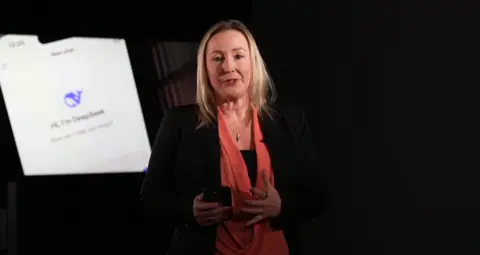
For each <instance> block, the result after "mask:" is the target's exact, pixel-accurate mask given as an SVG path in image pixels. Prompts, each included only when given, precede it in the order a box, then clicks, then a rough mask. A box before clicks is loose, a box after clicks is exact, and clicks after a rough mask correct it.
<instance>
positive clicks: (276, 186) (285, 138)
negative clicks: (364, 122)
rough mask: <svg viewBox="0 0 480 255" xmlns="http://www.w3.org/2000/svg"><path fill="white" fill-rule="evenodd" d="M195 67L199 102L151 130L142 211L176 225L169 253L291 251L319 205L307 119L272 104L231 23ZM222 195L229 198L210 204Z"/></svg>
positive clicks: (213, 31)
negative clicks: (300, 228) (152, 137)
mask: <svg viewBox="0 0 480 255" xmlns="http://www.w3.org/2000/svg"><path fill="white" fill-rule="evenodd" d="M197 62H198V67H197V76H198V77H197V96H196V98H197V104H196V105H189V106H183V107H179V108H175V109H171V110H169V111H168V112H167V113H166V115H165V117H164V119H163V122H162V124H161V126H160V129H159V131H158V134H157V138H156V141H155V144H154V146H153V150H152V155H151V158H150V163H149V167H148V172H147V174H146V177H145V180H144V183H143V187H142V199H143V203H144V205H145V210H146V213H147V214H149V215H151V216H153V217H155V218H157V219H159V220H162V221H164V222H166V223H172V224H174V225H175V231H174V234H173V238H172V241H171V244H172V245H171V247H170V250H169V254H188V255H191V254H212V255H213V254H226V255H230V254H245V255H270V254H276V255H284V254H285V255H286V254H298V253H297V252H298V250H299V249H300V248H301V247H300V244H299V240H296V237H298V234H297V233H296V229H297V227H298V226H299V224H300V223H301V222H303V221H305V220H308V219H310V218H313V217H314V216H316V215H317V214H319V213H320V212H321V211H322V210H323V207H324V206H323V205H324V203H323V201H322V198H323V197H324V196H323V193H322V192H321V189H320V188H321V186H322V185H320V184H319V183H320V182H319V178H318V177H317V176H318V173H319V169H318V168H317V167H316V164H315V157H316V155H315V151H314V149H313V145H312V139H311V137H310V131H309V129H308V127H307V122H306V120H305V115H304V114H303V113H301V112H300V111H297V110H295V109H294V108H290V107H280V106H277V105H273V95H274V94H275V93H274V87H273V83H272V82H271V80H270V77H269V75H268V73H267V69H266V67H265V64H264V62H263V60H262V57H261V56H260V52H259V50H258V48H257V46H256V43H255V41H254V39H253V36H252V34H251V33H250V32H249V31H248V29H247V28H246V27H245V26H244V25H243V24H242V23H240V22H239V21H222V22H219V23H218V24H216V25H214V26H213V27H212V28H210V30H208V32H207V33H206V34H205V36H204V38H203V40H202V41H201V43H200V46H199V50H198V58H197ZM221 187H228V188H229V191H228V189H225V188H221ZM220 190H223V191H225V190H227V191H228V193H227V195H228V196H229V197H228V199H226V200H225V199H223V200H219V199H217V200H216V198H215V197H211V194H219V193H221V192H220ZM206 192H208V194H207V193H206ZM215 192H217V193H215ZM223 194H225V193H223ZM207 195H208V197H209V198H208V199H207ZM217 198H218V197H217ZM228 200H231V203H229V202H228ZM222 203H223V204H222Z"/></svg>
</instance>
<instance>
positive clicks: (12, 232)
mask: <svg viewBox="0 0 480 255" xmlns="http://www.w3.org/2000/svg"><path fill="white" fill-rule="evenodd" d="M7 189H8V190H7V251H8V255H17V254H18V250H17V248H18V245H17V233H18V232H17V204H18V203H17V183H16V182H13V181H12V182H9V183H8V187H7Z"/></svg>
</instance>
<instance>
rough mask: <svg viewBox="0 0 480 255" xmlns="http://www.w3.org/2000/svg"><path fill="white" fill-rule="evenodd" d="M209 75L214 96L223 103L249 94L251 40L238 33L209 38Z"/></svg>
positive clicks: (222, 33)
mask: <svg viewBox="0 0 480 255" xmlns="http://www.w3.org/2000/svg"><path fill="white" fill-rule="evenodd" d="M206 64H207V73H208V78H209V80H210V84H211V85H212V87H213V89H214V91H215V94H216V96H217V97H219V98H221V99H223V100H235V99H239V98H242V97H244V96H245V95H247V93H248V88H249V87H250V81H251V79H252V64H251V59H250V49H249V45H248V41H247V39H246V38H245V36H243V34H242V33H240V32H238V31H235V30H227V31H223V32H220V33H218V34H216V35H214V36H213V37H212V38H210V41H209V42H208V45H207V49H206Z"/></svg>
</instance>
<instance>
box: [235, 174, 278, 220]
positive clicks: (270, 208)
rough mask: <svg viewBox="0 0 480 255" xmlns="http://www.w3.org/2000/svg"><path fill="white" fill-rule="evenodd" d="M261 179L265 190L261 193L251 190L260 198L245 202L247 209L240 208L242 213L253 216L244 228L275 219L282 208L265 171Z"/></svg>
mask: <svg viewBox="0 0 480 255" xmlns="http://www.w3.org/2000/svg"><path fill="white" fill-rule="evenodd" d="M262 177H263V178H262V179H263V181H264V183H265V187H266V190H265V191H262V190H259V189H257V188H252V193H253V194H254V195H255V196H257V197H258V198H260V200H246V201H245V203H246V204H247V205H248V207H245V208H242V209H241V210H242V212H246V213H249V214H251V215H255V217H253V219H251V220H250V221H248V222H247V223H246V226H247V227H248V226H251V225H253V224H256V223H258V222H260V221H262V220H264V219H267V218H275V217H276V216H277V215H278V214H279V213H280V210H281V208H282V200H281V199H280V195H279V194H278V192H277V190H276V189H275V188H274V187H273V185H272V184H271V183H270V181H269V180H268V177H267V174H266V171H265V170H263V171H262Z"/></svg>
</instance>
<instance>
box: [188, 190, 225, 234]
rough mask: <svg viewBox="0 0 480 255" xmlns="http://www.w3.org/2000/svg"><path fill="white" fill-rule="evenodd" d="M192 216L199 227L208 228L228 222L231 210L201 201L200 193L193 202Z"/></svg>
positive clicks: (218, 204)
mask: <svg viewBox="0 0 480 255" xmlns="http://www.w3.org/2000/svg"><path fill="white" fill-rule="evenodd" d="M193 215H194V216H195V219H196V220H197V222H198V224H199V225H200V226H210V225H213V224H217V223H220V222H223V221H225V220H228V219H229V218H230V217H231V215H232V208H231V207H229V206H222V205H221V204H220V203H216V202H205V201H203V192H202V193H200V194H198V195H197V196H196V197H195V199H194V200H193Z"/></svg>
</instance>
